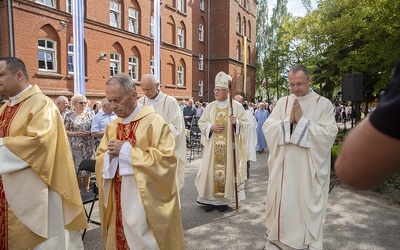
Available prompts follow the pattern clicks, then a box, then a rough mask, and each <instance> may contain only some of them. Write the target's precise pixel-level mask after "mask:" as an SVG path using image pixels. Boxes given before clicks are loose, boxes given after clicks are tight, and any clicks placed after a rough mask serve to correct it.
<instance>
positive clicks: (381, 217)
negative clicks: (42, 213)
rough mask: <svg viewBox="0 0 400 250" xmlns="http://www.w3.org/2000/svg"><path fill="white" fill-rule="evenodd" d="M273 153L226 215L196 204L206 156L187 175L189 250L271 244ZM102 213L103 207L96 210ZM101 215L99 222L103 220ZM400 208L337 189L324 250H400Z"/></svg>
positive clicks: (92, 237) (96, 237)
mask: <svg viewBox="0 0 400 250" xmlns="http://www.w3.org/2000/svg"><path fill="white" fill-rule="evenodd" d="M267 155H268V153H267V152H263V153H261V154H257V162H256V163H252V167H251V175H250V179H249V180H248V182H247V184H246V200H245V201H243V202H242V203H241V204H240V206H239V210H238V211H237V210H235V209H234V208H235V204H234V203H232V204H231V206H230V208H229V209H228V210H227V211H226V212H224V213H220V212H218V211H217V210H214V211H213V212H209V213H206V212H205V211H204V209H203V207H202V206H201V205H199V204H197V203H196V199H197V191H196V188H195V186H194V179H195V176H196V174H197V169H198V167H199V164H200V161H201V153H200V155H197V157H196V158H195V159H194V160H193V161H192V162H191V163H189V165H188V166H187V169H186V176H185V177H186V179H185V182H186V183H185V186H184V188H183V189H182V190H181V204H182V210H181V213H182V222H183V228H184V234H185V241H186V249H189V250H192V249H193V250H202V249H235V250H236V249H237V250H241V249H243V250H244V249H259V250H261V249H263V247H264V246H265V242H266V235H265V226H264V206H265V197H266V193H267V179H268V170H267ZM96 207H97V205H96ZM96 213H98V212H97V210H96V211H95V214H94V215H95V216H97V214H96ZM399 233H400V206H399V205H389V204H385V203H384V202H382V201H379V200H376V199H374V198H369V197H368V196H364V195H361V194H359V193H358V192H354V191H351V190H348V189H345V188H341V187H335V188H334V189H333V190H332V192H331V193H330V196H329V206H328V211H327V216H326V222H325V223H324V234H325V235H324V249H331V250H336V249H349V250H353V249H354V250H356V249H360V250H384V249H385V250H398V249H400V237H399ZM100 237H101V233H100V228H99V227H97V226H95V225H90V228H89V230H88V232H87V234H86V237H85V239H84V245H85V249H102V245H101V239H100Z"/></svg>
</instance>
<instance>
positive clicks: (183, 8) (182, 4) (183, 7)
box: [178, 0, 185, 13]
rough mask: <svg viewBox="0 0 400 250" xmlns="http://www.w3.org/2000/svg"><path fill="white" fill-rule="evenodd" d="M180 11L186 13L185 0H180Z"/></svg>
mask: <svg viewBox="0 0 400 250" xmlns="http://www.w3.org/2000/svg"><path fill="white" fill-rule="evenodd" d="M178 11H180V12H182V13H185V0H178Z"/></svg>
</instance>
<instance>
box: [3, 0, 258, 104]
mask: <svg viewBox="0 0 400 250" xmlns="http://www.w3.org/2000/svg"><path fill="white" fill-rule="evenodd" d="M56 2H57V6H56V8H50V7H47V6H43V5H41V4H37V3H36V1H35V0H29V1H28V0H19V1H13V17H14V18H13V21H14V35H15V39H14V41H15V56H17V57H19V58H21V59H22V60H23V61H24V62H25V63H26V66H27V69H28V74H29V75H30V79H31V83H33V84H38V85H39V87H40V88H41V89H42V90H43V92H44V93H45V94H47V95H49V96H51V97H53V98H54V97H56V96H58V95H66V96H69V97H70V96H72V95H73V85H74V83H73V82H74V81H73V76H70V75H68V65H67V59H68V57H67V46H68V43H72V35H73V25H72V16H71V14H69V13H66V12H65V10H66V6H65V1H56ZM175 2H176V1H174V0H163V1H162V4H161V6H160V11H161V27H162V29H161V41H162V42H161V55H160V57H161V84H162V89H163V91H164V92H166V93H167V94H171V95H174V96H175V97H176V98H177V99H188V98H191V97H194V99H195V100H201V99H202V100H204V101H211V100H213V99H214V98H213V95H212V93H211V95H210V96H211V100H208V99H207V96H208V92H207V89H206V87H207V85H208V83H210V84H211V88H210V90H211V91H212V89H213V87H212V84H213V82H214V78H215V74H216V73H217V72H218V71H220V70H225V71H229V73H230V74H231V75H232V74H233V70H232V69H231V66H229V65H233V64H238V62H236V60H235V47H236V42H235V40H237V39H238V37H239V36H238V35H237V34H236V32H235V22H236V20H235V19H234V18H235V17H236V14H235V13H237V11H243V8H242V9H240V7H239V6H238V3H237V2H236V1H233V0H231V1H229V0H218V1H211V2H210V5H211V9H210V14H211V17H212V18H211V19H210V24H211V25H210V28H211V30H210V31H211V36H210V39H211V40H210V42H211V43H210V44H211V46H210V48H208V42H207V38H208V37H207V35H208V32H207V29H208V28H209V27H208V23H209V21H208V6H209V4H208V0H206V1H205V11H200V8H199V1H187V2H186V3H187V6H186V10H185V13H180V12H179V11H178V10H177V8H176V7H175V6H173V4H174V3H175ZM250 2H253V1H250ZM120 3H121V4H122V6H121V16H122V18H121V22H122V28H121V29H119V28H113V27H111V26H110V25H109V1H97V0H87V1H85V24H84V32H85V34H84V37H85V68H86V74H85V75H86V95H87V97H88V98H89V99H90V100H92V101H95V100H98V99H101V98H102V97H103V96H104V84H105V82H106V80H107V79H108V78H109V76H110V73H109V64H110V57H109V55H110V53H111V52H117V53H120V54H121V57H122V58H121V59H122V64H121V67H122V72H128V63H127V61H128V57H129V56H133V55H135V56H137V57H138V59H139V62H140V66H139V79H140V77H141V76H142V75H143V74H145V73H148V72H149V71H150V60H151V59H152V54H153V39H151V38H150V37H149V36H150V18H151V15H152V13H153V1H149V0H133V1H120ZM6 4H7V2H6V1H1V3H0V14H1V15H0V21H1V23H0V27H1V29H0V32H1V33H0V35H1V37H0V42H1V44H0V45H1V46H0V47H1V48H0V54H1V55H2V56H9V55H10V43H9V38H8V21H7V20H8V19H7V15H6V14H7V6H6ZM129 7H135V8H136V9H137V10H138V11H139V15H140V18H139V20H140V21H139V34H133V33H130V32H128V31H127V27H128V18H127V16H128V14H127V13H128V8H129ZM221 13H230V14H229V15H226V14H224V15H222V14H221ZM253 13H255V11H253ZM249 15H250V13H249ZM248 20H250V21H251V22H252V23H253V25H252V31H253V32H252V33H253V34H254V38H253V37H252V38H251V42H249V46H250V47H252V48H253V49H252V52H254V53H252V54H253V55H254V56H255V49H254V48H255V45H254V43H255V40H256V39H255V17H254V16H253V17H252V16H251V15H250V17H249V19H248ZM60 21H63V22H65V23H66V27H63V25H62V24H61V23H60ZM199 22H203V24H204V42H200V41H199V38H198V25H199ZM178 27H183V28H184V30H185V47H184V48H178V47H177V29H178ZM38 38H50V39H52V40H54V41H55V42H56V43H57V69H58V70H57V72H55V73H51V74H48V73H44V74H43V73H42V72H39V70H38V62H37V51H38V49H37V40H38ZM227 38H228V39H227ZM100 52H104V53H106V54H107V57H106V59H105V60H102V59H101V58H100ZM199 53H202V54H203V55H204V70H203V71H199V70H198V55H199ZM208 54H210V58H207V56H208ZM208 60H210V64H209V67H208V66H207V61H208ZM181 62H184V63H183V64H184V66H185V86H179V87H178V86H177V78H178V77H177V67H178V66H180V65H181ZM254 62H255V59H254V60H253V64H254ZM208 69H210V71H209V72H208ZM248 70H250V71H252V70H255V69H251V67H248ZM248 76H249V74H248ZM199 79H202V80H203V81H204V97H203V98H201V97H199V96H198V89H199V88H198V82H199ZM250 81H253V80H252V79H251V78H250ZM138 92H139V95H141V89H140V87H139V86H138Z"/></svg>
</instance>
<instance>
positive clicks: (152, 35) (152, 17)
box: [150, 16, 154, 38]
mask: <svg viewBox="0 0 400 250" xmlns="http://www.w3.org/2000/svg"><path fill="white" fill-rule="evenodd" d="M153 37H154V16H151V17H150V38H153Z"/></svg>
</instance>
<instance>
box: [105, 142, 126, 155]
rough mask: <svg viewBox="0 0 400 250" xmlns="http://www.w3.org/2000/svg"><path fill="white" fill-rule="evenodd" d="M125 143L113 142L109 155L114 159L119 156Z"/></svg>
mask: <svg viewBox="0 0 400 250" xmlns="http://www.w3.org/2000/svg"><path fill="white" fill-rule="evenodd" d="M124 143H125V142H124V141H120V140H111V141H110V143H109V144H108V148H107V149H108V154H109V155H110V156H111V157H112V158H113V157H115V156H118V155H119V152H120V151H121V148H122V145H124Z"/></svg>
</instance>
